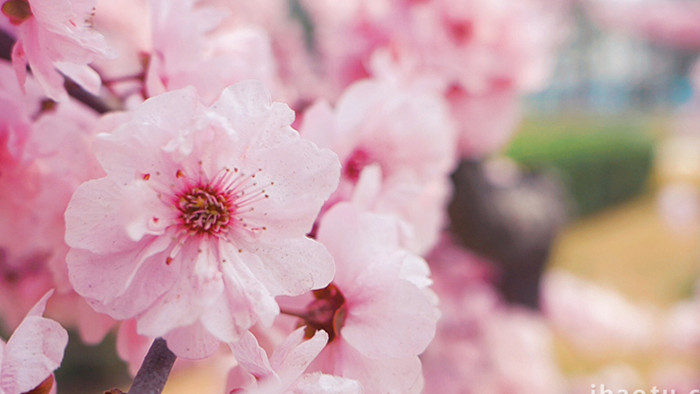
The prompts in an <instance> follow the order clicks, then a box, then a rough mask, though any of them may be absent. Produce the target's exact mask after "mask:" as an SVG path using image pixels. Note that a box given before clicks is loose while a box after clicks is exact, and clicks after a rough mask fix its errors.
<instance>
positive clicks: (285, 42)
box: [201, 0, 323, 110]
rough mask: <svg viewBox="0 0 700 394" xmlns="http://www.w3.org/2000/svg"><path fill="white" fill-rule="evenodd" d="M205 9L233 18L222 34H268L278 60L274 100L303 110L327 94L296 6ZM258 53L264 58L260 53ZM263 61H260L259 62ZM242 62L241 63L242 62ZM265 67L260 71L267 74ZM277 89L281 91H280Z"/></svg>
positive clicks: (273, 0)
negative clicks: (282, 101)
mask: <svg viewBox="0 0 700 394" xmlns="http://www.w3.org/2000/svg"><path fill="white" fill-rule="evenodd" d="M201 4H202V5H206V6H215V7H216V8H223V9H226V10H227V11H228V12H229V17H228V18H226V20H224V21H223V23H222V26H221V28H219V30H223V31H235V30H239V29H240V30H244V31H249V30H255V31H258V30H264V31H265V32H266V36H267V39H268V40H269V43H267V42H266V44H265V46H264V47H260V48H259V49H263V48H264V49H265V50H267V49H268V45H269V46H270V48H271V50H272V53H273V55H274V59H276V60H275V65H274V66H275V71H276V78H275V80H276V84H275V87H276V88H275V89H274V91H273V93H274V94H275V95H274V97H278V95H279V97H281V98H282V99H283V100H284V101H285V102H288V103H290V106H291V107H292V109H295V110H300V109H302V108H304V107H305V106H306V105H308V104H309V103H311V102H313V101H314V100H315V99H316V98H318V97H320V96H321V94H322V93H321V92H322V91H323V87H322V81H321V79H320V76H319V75H318V73H316V68H317V60H318V59H316V57H315V56H314V55H313V53H312V51H310V50H309V48H308V45H307V42H306V32H305V26H303V25H302V23H300V20H299V18H298V16H295V15H293V14H294V10H293V8H294V7H293V5H292V4H293V2H288V1H279V0H238V1H228V0H202V2H201ZM254 53H258V54H261V53H263V52H262V51H260V50H258V51H256V52H254ZM258 59H259V58H258ZM239 62H240V60H239ZM266 68H267V64H265V67H261V69H259V70H257V72H258V73H260V72H264V71H266ZM277 87H278V88H279V89H277Z"/></svg>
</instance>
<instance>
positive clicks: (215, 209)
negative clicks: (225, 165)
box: [177, 185, 233, 235]
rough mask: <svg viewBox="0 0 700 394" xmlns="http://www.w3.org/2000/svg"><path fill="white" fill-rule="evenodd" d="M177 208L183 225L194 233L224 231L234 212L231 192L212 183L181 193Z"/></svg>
mask: <svg viewBox="0 0 700 394" xmlns="http://www.w3.org/2000/svg"><path fill="white" fill-rule="evenodd" d="M177 208H178V210H179V211H180V220H181V221H182V225H183V226H184V227H185V228H186V229H188V230H189V231H190V232H192V233H194V234H209V235H217V234H220V233H222V232H224V231H225V230H226V229H227V228H228V225H229V223H230V222H231V215H232V213H233V212H232V211H233V207H232V204H231V199H230V196H229V194H228V193H223V192H221V191H219V190H216V189H215V188H214V187H212V186H210V185H207V186H197V187H194V188H192V189H190V190H188V191H187V192H185V193H183V194H181V195H180V196H179V199H178V204H177Z"/></svg>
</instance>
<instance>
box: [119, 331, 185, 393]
mask: <svg viewBox="0 0 700 394" xmlns="http://www.w3.org/2000/svg"><path fill="white" fill-rule="evenodd" d="M175 358H176V356H175V354H174V353H173V352H172V351H170V349H168V345H167V344H166V342H165V339H163V338H156V340H155V341H153V344H152V345H151V348H150V349H148V354H146V358H144V359H143V364H141V368H139V371H138V372H137V373H136V377H135V378H134V383H133V384H132V385H131V389H129V392H128V393H127V394H160V393H161V392H162V391H163V388H164V387H165V382H167V380H168V375H170V370H171V369H172V368H173V364H174V363H175Z"/></svg>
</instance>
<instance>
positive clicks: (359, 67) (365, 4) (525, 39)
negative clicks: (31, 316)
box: [304, 0, 564, 157]
mask: <svg viewBox="0 0 700 394" xmlns="http://www.w3.org/2000/svg"><path fill="white" fill-rule="evenodd" d="M560 3H563V2H547V1H540V0H519V1H504V0H496V1H480V0H466V1H465V0H427V1H402V0H379V1H374V0H372V1H369V0H350V1H345V2H343V6H338V5H337V2H333V1H327V0H326V1H306V2H304V5H305V6H306V7H307V9H308V10H309V12H310V14H311V15H312V17H313V19H314V23H315V25H314V27H315V30H316V31H317V32H318V34H316V35H315V37H316V40H317V42H316V44H317V46H318V50H319V52H320V55H321V70H322V73H323V76H324V78H325V79H326V80H328V81H329V83H328V85H329V86H328V89H327V90H328V92H329V93H328V96H329V97H331V98H334V97H336V96H337V95H338V94H339V92H340V91H342V89H344V88H345V87H346V86H348V85H350V84H352V83H353V82H355V81H357V80H358V79H362V78H366V77H368V76H376V75H377V70H376V68H375V67H374V63H375V62H374V58H375V57H376V56H378V55H383V56H385V55H386V54H387V53H388V54H390V56H391V57H393V58H394V59H395V61H396V62H398V63H400V64H403V65H404V66H407V67H408V68H409V69H410V70H411V74H412V75H413V76H421V77H426V76H428V77H431V78H435V79H437V80H439V81H440V85H441V93H442V94H443V95H444V96H445V97H446V98H447V99H448V100H450V103H451V106H452V112H453V116H454V117H455V118H456V119H458V120H459V123H458V125H457V126H458V129H459V131H460V143H459V148H460V153H461V154H462V155H463V156H468V157H481V156H483V155H485V154H488V153H491V152H493V151H494V150H496V149H498V148H500V147H501V146H502V145H503V144H504V143H505V142H506V141H507V139H508V137H509V136H510V135H511V134H512V133H513V132H514V131H515V129H514V126H515V125H516V121H517V119H518V113H519V111H518V103H517V100H518V98H519V97H520V96H521V95H522V94H523V93H525V92H530V91H532V90H535V89H538V88H541V87H542V86H543V85H544V83H545V81H546V80H547V77H548V76H549V75H550V73H551V70H552V67H553V62H554V49H555V48H556V47H557V46H558V44H559V43H560V41H561V37H563V36H564V34H563V33H564V31H563V29H562V25H561V23H560V20H561V15H560V14H561V11H562V4H560ZM474 116H476V121H475V119H474V118H473V117H474ZM482 141H483V142H482Z"/></svg>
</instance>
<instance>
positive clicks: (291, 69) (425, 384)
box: [0, 0, 561, 393]
mask: <svg viewBox="0 0 700 394" xmlns="http://www.w3.org/2000/svg"><path fill="white" fill-rule="evenodd" d="M550 3H551V2H545V1H540V0H518V1H516V2H515V3H513V2H511V1H505V0H503V1H490V0H488V1H487V0H468V1H463V0H426V1H409V0H379V1H375V0H371V1H369V0H352V1H343V2H336V1H302V2H285V1H262V2H261V1H250V0H248V1H239V2H228V1H215V0H201V1H195V0H149V1H146V0H127V1H119V2H108V1H100V2H97V1H96V0H3V1H2V15H0V29H1V30H2V31H1V33H2V34H3V37H5V38H6V39H7V40H11V41H12V42H13V45H12V51H11V53H7V54H5V55H7V56H5V59H7V60H0V190H1V191H2V192H1V193H0V212H1V213H2V214H1V215H0V232H2V237H0V313H1V316H2V322H3V323H4V324H5V325H6V328H8V329H14V328H15V327H16V331H15V334H14V335H13V337H12V338H11V339H10V340H9V342H8V344H7V345H6V346H4V347H0V351H2V353H0V355H1V356H2V357H0V360H2V364H0V392H2V393H22V392H26V391H29V390H31V389H33V388H35V387H37V386H39V385H40V384H44V383H42V382H44V381H46V380H47V379H49V378H48V377H49V376H50V374H51V372H52V371H53V369H55V368H56V367H57V366H58V365H59V364H60V359H61V357H60V356H61V354H60V353H61V352H62V347H63V346H65V343H66V334H65V330H64V329H63V328H61V327H60V326H59V325H58V323H56V322H55V321H51V320H48V319H45V318H42V317H40V316H39V315H40V312H42V311H43V309H44V307H45V306H46V302H47V297H48V296H45V297H44V298H42V301H40V303H39V304H37V306H35V307H34V308H33V309H31V310H30V307H31V305H32V304H33V303H34V302H35V300H37V299H39V298H40V297H41V295H42V294H45V293H46V292H47V291H49V290H50V289H55V295H54V296H53V298H52V299H51V303H50V304H49V309H48V314H49V315H50V316H52V317H53V318H54V319H55V320H57V321H59V322H61V324H63V325H65V326H68V327H73V328H76V329H77V330H78V331H79V333H80V335H81V336H82V338H83V340H84V341H86V342H90V343H95V342H99V341H100V340H101V339H102V338H103V337H104V335H106V334H107V333H108V332H109V331H110V330H112V329H115V330H119V334H118V350H119V354H120V356H121V357H123V358H124V359H125V360H126V361H127V362H129V363H130V365H131V366H132V372H135V371H136V369H137V368H136V367H137V366H138V365H139V364H140V363H141V361H142V360H143V356H144V354H145V353H146V349H147V348H148V346H149V345H150V343H151V342H152V341H153V339H154V338H156V337H162V338H164V339H165V340H166V341H167V346H168V348H169V349H170V351H171V352H172V353H174V354H175V355H176V356H177V357H179V358H183V359H191V360H197V359H203V358H208V357H219V356H221V355H222V354H225V355H231V354H232V355H233V358H234V359H235V362H234V363H233V364H232V365H231V370H230V373H229V374H228V379H227V380H226V381H224V379H222V382H221V389H222V391H223V390H226V392H260V393H263V392H264V393H281V392H305V393H306V392H337V393H355V392H367V393H417V392H421V391H422V390H423V389H424V388H426V389H429V390H430V391H436V392H437V391H438V390H441V387H442V389H445V387H452V389H451V390H452V391H454V392H456V391H459V390H460V386H461V387H464V386H465V385H468V384H469V383H468V382H465V381H464V379H465V377H464V376H458V372H455V371H457V370H458V369H464V368H467V369H469V370H470V371H471V372H469V375H468V376H470V378H469V379H470V380H471V379H475V380H478V378H479V376H481V377H484V380H483V382H482V383H478V384H477V382H475V383H474V389H473V390H474V391H473V392H486V391H482V390H489V389H487V387H490V389H491V390H508V389H509V387H515V385H517V384H529V382H530V380H528V376H527V375H528V374H523V373H522V371H520V372H519V371H518V369H519V367H520V366H521V365H520V364H512V363H510V364H508V362H507V357H506V356H505V353H503V352H504V350H503V349H502V347H503V346H504V345H502V344H499V343H498V342H499V338H502V337H503V338H505V337H508V339H509V340H510V341H511V342H509V343H512V344H513V345H512V346H519V343H527V342H528V341H529V339H531V337H532V338H535V341H536V344H535V345H533V346H530V347H529V348H524V349H523V350H522V351H523V352H524V354H525V355H526V356H527V354H530V355H531V356H532V358H534V359H537V360H536V362H532V363H531V364H530V368H531V369H532V370H533V371H537V372H533V373H536V374H538V375H537V376H541V377H542V379H545V380H546V381H555V382H556V381H557V379H558V377H557V375H556V372H555V371H554V368H553V367H552V365H550V361H551V360H549V358H548V356H547V355H548V350H547V349H548V346H547V336H546V333H543V332H544V331H543V329H542V328H541V327H540V325H541V324H542V323H541V322H540V321H539V320H537V318H536V317H534V316H531V315H530V314H529V313H525V312H522V313H521V312H520V311H515V312H512V313H511V311H510V310H509V309H507V308H505V307H502V306H501V304H500V302H499V301H498V300H497V299H496V296H495V295H494V294H493V291H492V290H491V289H490V288H489V286H490V285H488V280H487V275H481V274H478V273H476V272H477V271H479V270H485V268H484V267H485V265H483V264H481V263H478V264H476V263H474V264H472V263H471V261H472V260H471V259H470V258H467V259H465V258H464V257H463V256H462V254H461V253H464V252H463V251H460V250H459V249H458V247H457V246H454V245H452V244H451V243H450V242H445V241H444V239H445V237H446V236H444V235H443V233H444V232H445V231H446V229H447V228H448V220H447V217H446V214H445V211H446V205H447V203H448V200H449V198H450V195H451V183H450V178H449V176H450V173H451V172H452V171H453V170H454V168H455V167H456V164H457V162H458V161H459V160H460V159H461V158H464V157H468V158H478V157H482V156H484V155H486V154H489V153H490V152H493V151H495V150H497V149H498V148H500V147H501V146H502V145H503V144H504V143H505V141H506V140H507V139H508V136H509V135H510V134H511V133H512V132H513V130H514V128H515V123H516V121H517V119H518V112H519V111H518V108H519V106H518V100H519V98H520V97H521V95H522V94H523V93H526V92H529V91H532V90H533V89H536V88H538V87H541V86H542V85H543V84H544V82H545V81H546V79H547V76H548V74H549V72H550V68H551V62H552V58H553V56H552V55H553V51H554V49H555V47H556V45H557V44H558V41H559V37H561V34H560V33H561V30H560V29H561V25H560V23H559V20H558V17H559V13H560V12H561V10H560V9H559V8H558V7H554V6H552V4H550ZM284 103H288V104H284ZM441 239H443V242H439V241H440V240H441ZM455 250H456V251H455ZM431 251H432V252H431ZM429 253H430V254H429ZM426 256H430V257H426ZM435 256H439V257H435ZM426 258H427V259H426ZM452 263H454V266H453V267H451V268H450V264H452ZM431 267H432V269H433V270H435V275H436V278H437V279H438V283H437V285H436V286H435V287H434V288H432V287H431V285H432V279H431ZM463 275H467V276H468V277H469V278H468V280H466V279H465V282H464V283H463V284H462V285H455V284H454V283H450V282H449V280H450V279H449V277H450V276H454V277H455V278H463ZM465 289H466V290H465ZM27 311H29V312H27ZM26 313H28V317H26V318H25V320H23V322H22V323H19V322H20V321H21V319H22V317H23V316H25V314H26ZM441 315H442V317H441ZM440 319H442V320H440ZM439 321H440V323H439ZM18 324H19V326H18ZM36 325H41V328H32V327H35V326H36ZM117 326H118V327H117ZM518 326H525V328H523V329H522V330H520V329H517V328H516V327H518ZM459 327H462V328H464V327H466V331H464V332H456V331H459V330H460V328H459ZM503 327H512V328H513V330H512V331H511V329H510V328H508V329H504V328H503ZM32 330H33V331H32ZM27 331H30V332H31V334H27ZM470 332H473V334H470ZM514 332H515V333H516V334H514ZM27 335H33V337H32V339H31V340H29V339H27V338H28V337H27ZM42 338H43V339H42ZM433 339H435V342H434V343H435V345H434V347H433V348H429V345H430V343H431V341H433ZM41 341H43V344H42V342H41ZM453 343H458V344H459V345H460V346H465V347H466V348H469V349H470V350H469V352H470V353H468V354H458V353H455V352H459V351H460V349H461V348H459V347H458V348H455V347H453V346H452V344H453ZM499 346H500V347H501V348H499ZM509 346H510V345H509ZM37 347H38V348H37ZM426 349H429V350H428V351H427V352H426V353H425V355H424V356H422V358H421V354H422V353H424V351H426ZM465 356H466V357H471V358H469V359H465V358H464V357H465ZM523 357H525V356H523ZM527 357H530V356H527ZM484 358H492V359H494V360H495V361H493V363H492V364H493V366H491V364H486V365H485V364H483V363H482V360H483V359H484ZM447 359H449V360H452V361H451V364H452V367H454V368H446V369H445V368H442V366H441V365H442V363H444V360H447ZM496 359H497V360H496ZM18 360H21V361H22V362H21V363H18ZM464 360H469V361H468V362H466V363H463V361H464ZM35 364H40V366H41V367H40V368H39V367H37V368H34V365H35ZM486 371H489V372H488V373H487V372H486ZM540 372H542V373H541V374H540ZM450 373H455V374H457V375H453V376H449V379H448V374H450ZM487 376H488V377H487ZM533 376H535V375H530V376H529V379H532V378H533ZM518 379H524V380H520V383H518V382H517V380H518ZM441 381H443V382H445V383H443V384H447V386H443V385H442V384H441V383H440V382H441ZM523 382H524V383H523ZM47 384H48V385H50V386H53V381H52V380H51V381H50V382H49V383H47ZM59 384H60V382H59ZM450 385H451V386H450ZM537 387H544V386H537ZM550 387H551V386H550ZM555 387H558V386H555ZM49 388H50V387H49ZM54 389H55V386H54ZM493 392H502V391H493ZM537 392H544V391H537Z"/></svg>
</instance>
